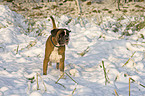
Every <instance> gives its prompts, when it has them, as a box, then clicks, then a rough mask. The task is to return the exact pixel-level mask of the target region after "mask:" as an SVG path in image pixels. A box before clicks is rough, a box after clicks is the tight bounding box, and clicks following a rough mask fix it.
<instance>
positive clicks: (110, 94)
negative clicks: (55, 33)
mask: <svg viewBox="0 0 145 96" xmlns="http://www.w3.org/2000/svg"><path fill="white" fill-rule="evenodd" d="M0 10H1V13H0V24H1V26H0V28H1V29H0V38H1V39H0V53H1V54H0V95H1V96H71V95H72V94H73V96H115V92H114V89H115V90H116V91H117V93H118V94H119V96H128V94H129V91H128V88H129V84H128V81H129V77H131V78H133V79H134V80H135V81H136V82H138V83H136V82H132V83H131V96H144V95H145V89H144V88H143V87H142V86H140V84H142V85H145V80H144V79H145V74H144V73H145V71H144V63H145V60H144V50H145V48H144V46H145V44H144V43H143V41H144V40H143V39H142V38H139V35H140V34H143V35H145V29H142V30H140V31H139V32H137V33H134V32H132V31H131V30H130V33H134V34H133V35H131V36H124V38H119V37H120V36H121V32H122V31H123V30H124V29H125V27H126V26H127V24H128V23H129V22H130V21H129V20H128V19H127V18H125V19H124V20H122V21H121V22H120V23H121V24H122V25H123V26H122V27H121V28H120V29H119V31H118V32H113V28H112V27H116V25H117V22H118V21H117V19H116V18H115V17H114V18H112V17H108V16H106V17H104V18H103V23H102V24H101V25H100V26H99V25H97V24H95V23H93V22H97V21H95V19H92V20H93V22H92V21H89V20H87V19H84V21H85V22H84V25H82V24H81V23H79V22H81V21H78V19H77V18H73V19H72V21H71V22H70V23H69V24H68V26H66V25H65V22H67V20H69V18H70V17H68V16H64V15H63V16H62V17H60V18H58V17H55V20H56V22H57V25H58V26H59V27H65V28H68V29H70V30H71V34H70V42H69V44H68V46H67V48H66V60H65V72H66V73H67V74H69V75H67V74H64V75H65V77H66V78H65V79H60V80H59V81H58V83H56V81H57V80H58V79H59V77H60V76H59V70H57V69H55V64H53V66H52V67H49V68H48V75H46V76H44V75H42V65H43V64H42V62H43V58H44V49H45V42H46V40H47V37H48V36H49V35H50V31H51V29H52V25H51V21H50V20H48V19H49V17H48V18H45V19H44V20H40V21H37V22H36V23H35V25H34V26H32V27H33V28H34V30H32V32H31V33H30V34H29V33H28V31H27V30H28V28H29V25H28V23H29V22H28V21H27V20H26V19H25V18H24V17H23V16H21V15H20V14H17V13H15V12H13V11H11V10H10V9H9V8H8V7H7V6H4V5H0ZM128 18H132V20H134V18H133V17H128ZM142 19H143V18H142ZM42 24H44V25H43V26H42ZM40 29H41V30H42V32H43V34H42V36H38V33H37V32H36V31H39V30H40ZM134 38H135V39H134ZM35 40H36V41H35ZM34 41H35V42H36V43H35V44H34V46H30V47H28V45H29V44H30V43H31V44H32V43H33V42H34ZM135 51H136V53H135V54H134V55H133V56H132V54H133V53H134V52H135ZM83 52H84V54H83V55H82V56H81V53H83ZM131 56H132V58H131ZM129 58H130V60H129V62H128V63H127V64H126V65H124V64H125V63H126V62H127V60H128V59H129ZM102 61H104V66H105V68H106V73H107V76H108V77H107V78H108V81H109V83H107V85H105V77H104V70H103V65H102ZM123 65H124V66H123ZM69 76H70V77H69ZM37 78H38V79H37ZM37 84H38V85H39V86H38V85H37ZM75 88H76V90H74V89H75ZM73 91H74V92H73Z"/></svg>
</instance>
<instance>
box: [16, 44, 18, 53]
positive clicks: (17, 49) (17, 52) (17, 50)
mask: <svg viewBox="0 0 145 96" xmlns="http://www.w3.org/2000/svg"><path fill="white" fill-rule="evenodd" d="M18 51H19V45H18V46H17V50H16V54H18Z"/></svg>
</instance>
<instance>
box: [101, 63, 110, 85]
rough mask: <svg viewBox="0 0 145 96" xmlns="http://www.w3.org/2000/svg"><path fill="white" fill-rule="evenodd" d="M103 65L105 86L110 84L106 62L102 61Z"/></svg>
mask: <svg viewBox="0 0 145 96" xmlns="http://www.w3.org/2000/svg"><path fill="white" fill-rule="evenodd" d="M102 65H103V70H104V76H105V85H106V84H107V82H108V83H109V81H108V79H107V73H106V68H105V66H104V61H102Z"/></svg>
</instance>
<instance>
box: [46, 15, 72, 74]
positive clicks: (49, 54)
mask: <svg viewBox="0 0 145 96" xmlns="http://www.w3.org/2000/svg"><path fill="white" fill-rule="evenodd" d="M50 18H51V20H52V24H53V30H51V35H50V36H49V37H48V39H47V41H46V45H45V46H46V47H45V57H44V61H43V75H47V67H48V63H49V66H52V65H51V63H56V68H57V69H60V72H61V75H62V74H63V73H64V60H65V45H67V44H68V42H69V33H70V32H71V31H69V30H67V29H63V28H56V24H55V21H54V18H53V17H52V16H50Z"/></svg>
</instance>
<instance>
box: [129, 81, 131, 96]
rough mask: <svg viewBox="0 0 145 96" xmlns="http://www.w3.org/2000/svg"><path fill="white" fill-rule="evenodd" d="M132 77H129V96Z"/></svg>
mask: <svg viewBox="0 0 145 96" xmlns="http://www.w3.org/2000/svg"><path fill="white" fill-rule="evenodd" d="M130 79H131V78H129V96H130Z"/></svg>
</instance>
